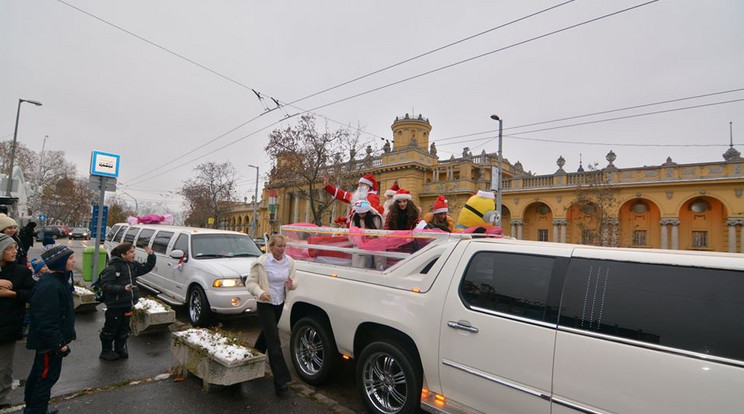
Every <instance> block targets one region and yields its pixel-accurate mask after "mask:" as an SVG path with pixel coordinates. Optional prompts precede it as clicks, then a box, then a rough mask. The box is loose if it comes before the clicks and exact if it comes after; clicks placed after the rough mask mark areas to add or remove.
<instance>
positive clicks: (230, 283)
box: [212, 277, 245, 288]
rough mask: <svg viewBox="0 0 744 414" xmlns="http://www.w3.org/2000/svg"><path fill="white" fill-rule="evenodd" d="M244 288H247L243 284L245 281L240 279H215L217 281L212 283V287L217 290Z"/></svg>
mask: <svg viewBox="0 0 744 414" xmlns="http://www.w3.org/2000/svg"><path fill="white" fill-rule="evenodd" d="M243 286H245V284H244V283H243V279H241V278H239V277H235V278H229V279H215V281H214V282H212V287H216V288H232V287H243Z"/></svg>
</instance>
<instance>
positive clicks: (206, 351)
mask: <svg viewBox="0 0 744 414" xmlns="http://www.w3.org/2000/svg"><path fill="white" fill-rule="evenodd" d="M196 331H200V332H198V333H199V334H200V335H202V337H204V338H207V339H206V344H205V342H203V341H195V342H196V343H195V342H190V340H191V338H190V335H189V334H190V333H192V337H193V333H194V332H196ZM219 338H223V339H224V337H222V336H221V335H220V334H219V333H215V332H214V331H210V330H208V329H189V330H187V331H181V332H173V333H172V334H171V351H172V352H173V355H174V356H175V357H176V360H177V361H178V363H179V364H180V366H181V370H182V373H183V374H184V376H185V375H186V373H187V372H191V373H192V374H194V375H196V376H197V377H199V378H201V380H202V387H203V389H204V391H207V392H208V391H209V390H210V388H211V386H213V385H233V384H238V383H241V382H244V381H250V380H252V379H256V378H261V377H263V376H264V374H265V371H266V355H264V354H262V353H260V352H258V351H256V350H255V349H252V348H246V347H241V346H232V349H233V350H235V349H236V348H237V354H241V353H248V354H247V355H245V356H239V355H238V356H237V357H236V356H235V355H234V354H235V353H236V352H233V351H230V350H229V349H226V348H225V346H224V345H220V344H219V342H220V340H219ZM215 344H216V345H215ZM226 353H227V354H228V355H225V354H226ZM231 353H232V355H230V354H231Z"/></svg>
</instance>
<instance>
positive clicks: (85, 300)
mask: <svg viewBox="0 0 744 414" xmlns="http://www.w3.org/2000/svg"><path fill="white" fill-rule="evenodd" d="M96 306H98V302H97V301H96V295H95V293H93V292H92V291H90V290H88V289H86V288H84V287H80V286H75V290H74V291H73V292H72V307H73V309H75V312H90V311H94V310H96Z"/></svg>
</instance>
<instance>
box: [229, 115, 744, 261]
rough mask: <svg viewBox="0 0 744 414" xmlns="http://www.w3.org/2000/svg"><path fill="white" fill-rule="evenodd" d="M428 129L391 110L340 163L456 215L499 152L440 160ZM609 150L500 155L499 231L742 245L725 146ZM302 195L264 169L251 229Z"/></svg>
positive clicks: (296, 216) (481, 185)
mask: <svg viewBox="0 0 744 414" xmlns="http://www.w3.org/2000/svg"><path fill="white" fill-rule="evenodd" d="M431 129H432V127H431V124H430V123H429V120H428V119H425V118H423V117H422V116H421V115H419V116H418V117H411V116H409V115H408V114H406V115H405V116H403V117H397V118H396V119H395V121H394V122H393V125H392V132H393V143H392V146H391V145H390V143H389V142H388V143H386V144H385V147H384V149H383V153H382V155H380V156H373V155H372V149H371V148H370V147H368V148H367V154H366V156H365V157H363V158H361V159H353V160H351V161H349V162H346V163H344V168H342V169H341V170H342V171H344V173H343V174H346V176H347V178H348V177H351V178H353V179H358V177H361V176H362V175H363V174H366V173H372V174H374V175H375V177H377V179H378V182H379V184H380V197H381V198H383V194H384V192H385V190H386V189H387V188H389V187H390V186H391V185H392V184H393V183H394V182H395V181H397V182H398V183H399V185H400V187H401V188H405V189H407V190H409V191H410V192H411V196H412V197H413V200H414V202H415V203H416V205H417V206H419V207H421V209H422V212H423V213H425V212H428V211H430V210H431V208H432V206H433V204H434V201H435V199H436V197H437V196H438V195H439V194H444V195H445V196H446V197H447V199H448V201H449V208H450V214H451V215H452V216H453V218H455V220H457V214H458V212H459V210H460V208H462V206H463V205H464V203H465V202H466V201H467V199H468V198H469V197H470V196H471V195H472V194H474V193H475V192H476V191H478V190H490V189H492V188H495V185H494V183H493V182H492V179H491V176H492V172H494V167H496V166H497V165H498V157H497V154H487V153H486V152H485V151H484V152H482V153H480V154H478V155H473V154H472V153H471V152H470V150H469V149H468V148H467V147H466V148H464V149H463V152H462V156H460V157H454V156H453V157H451V158H450V159H448V160H440V159H439V158H438V157H437V151H436V147H435V144H434V143H433V142H432V143H431V144H430V137H429V134H430V132H431ZM615 157H616V156H615V154H614V153H613V152H612V151H610V152H609V153H608V154H607V157H606V159H607V162H608V164H607V165H606V166H605V167H604V168H602V169H601V170H594V171H583V170H582V169H581V168H580V169H579V171H577V172H566V171H565V170H564V169H563V166H564V164H565V161H564V160H563V157H559V158H558V160H557V165H558V170H557V171H556V172H555V173H553V174H549V175H533V174H530V173H527V172H525V171H524V169H523V168H522V166H521V164H520V163H519V162H517V163H515V164H512V163H510V162H509V161H508V160H506V159H504V160H503V165H504V171H503V181H502V182H503V192H502V204H503V210H502V211H503V219H502V227H503V229H504V233H505V234H506V235H509V236H512V237H515V238H518V239H526V240H542V241H554V242H559V243H582V242H587V237H586V234H587V233H586V229H587V228H592V227H594V229H595V230H596V231H597V234H599V240H597V239H595V240H594V241H593V242H594V244H602V245H612V246H623V247H638V248H661V249H675V250H677V249H678V250H712V251H728V252H739V253H741V252H743V251H744V250H743V249H744V243H742V240H743V239H744V199H742V191H743V190H744V159H742V158H741V157H740V154H739V152H738V151H736V150H735V149H734V148H733V146H732V147H731V148H729V150H728V151H726V153H725V154H724V155H723V160H722V161H720V162H706V163H696V164H676V163H674V162H672V160H671V159H670V158H667V161H666V162H664V163H662V164H660V165H658V166H644V167H638V168H624V169H619V168H616V167H615V166H614V164H613V162H614V161H615ZM494 175H495V174H494ZM354 177H356V178H354ZM600 188H602V189H605V190H609V191H611V194H612V195H611V198H612V201H613V202H612V203H610V204H607V205H604V206H597V207H598V208H604V209H605V210H608V209H609V211H605V218H604V219H601V220H598V219H596V218H592V217H593V212H594V211H593V210H594V206H591V205H589V206H587V205H582V204H581V203H579V202H578V196H579V194H580V192H582V191H584V192H586V191H592V190H593V189H600ZM348 190H352V189H351V188H349V189H348ZM270 200H274V201H273V202H271V203H270ZM381 201H382V200H381ZM605 201H606V200H605ZM603 202H604V201H602V200H600V201H599V203H603ZM307 203H308V200H306V199H303V198H300V197H298V196H297V195H296V194H294V193H292V192H291V191H290V190H289V189H287V188H282V187H281V185H279V184H278V183H275V182H272V179H271V177H269V181H268V182H267V183H266V186H265V188H264V189H263V196H262V198H261V201H260V202H259V207H258V211H259V219H258V223H257V226H256V234H257V235H261V234H263V233H270V232H272V231H278V228H279V225H281V224H288V223H295V222H302V221H310V220H311V217H310V209H309V208H307ZM347 207H348V206H347V205H346V204H344V203H342V202H335V204H334V206H333V210H332V211H331V212H330V214H328V215H327V216H326V217H324V218H323V222H324V223H327V224H329V225H330V224H331V223H332V219H333V217H336V216H338V215H342V214H345V212H346V209H347ZM270 209H273V212H272V211H270ZM252 217H253V210H252V206H248V205H247V204H246V205H245V206H244V207H238V208H236V209H235V210H234V212H233V214H232V216H231V217H230V218H229V219H228V220H227V221H226V223H227V228H231V229H235V230H239V231H245V232H246V233H248V232H249V229H250V221H251V219H252ZM598 221H599V222H598Z"/></svg>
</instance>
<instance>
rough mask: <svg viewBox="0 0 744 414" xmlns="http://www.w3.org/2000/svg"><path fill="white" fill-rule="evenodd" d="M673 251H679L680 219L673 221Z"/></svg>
mask: <svg viewBox="0 0 744 414" xmlns="http://www.w3.org/2000/svg"><path fill="white" fill-rule="evenodd" d="M671 224H672V250H679V219H672V223H671Z"/></svg>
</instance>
